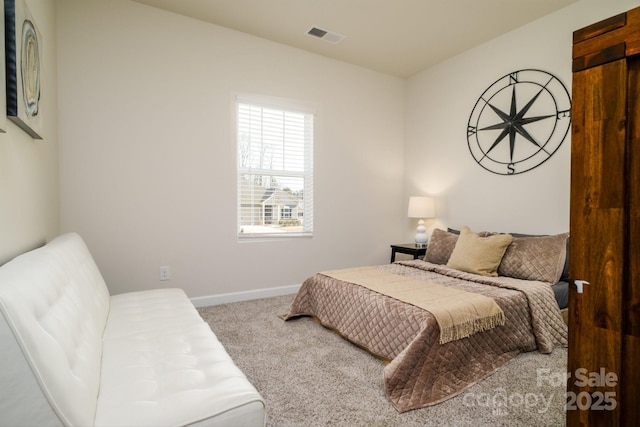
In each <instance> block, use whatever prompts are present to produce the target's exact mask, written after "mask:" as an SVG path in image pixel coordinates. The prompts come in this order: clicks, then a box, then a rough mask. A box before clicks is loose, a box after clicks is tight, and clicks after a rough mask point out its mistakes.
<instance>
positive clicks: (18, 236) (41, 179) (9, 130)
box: [0, 0, 59, 264]
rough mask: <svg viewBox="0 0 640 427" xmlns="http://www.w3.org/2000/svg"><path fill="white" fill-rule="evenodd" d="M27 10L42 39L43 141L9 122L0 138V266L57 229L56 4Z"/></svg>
mask: <svg viewBox="0 0 640 427" xmlns="http://www.w3.org/2000/svg"><path fill="white" fill-rule="evenodd" d="M27 6H28V7H29V10H30V12H31V15H32V16H33V19H34V21H35V23H36V25H37V27H38V30H39V31H40V34H41V36H42V40H41V46H40V47H41V60H42V63H41V68H40V71H41V89H42V92H41V98H40V102H41V103H40V108H41V111H42V114H43V120H44V124H43V132H42V133H43V134H42V137H43V139H42V140H34V139H33V138H31V137H30V136H29V135H28V134H27V133H25V132H24V131H22V130H21V129H20V128H19V127H17V126H16V125H15V124H14V123H12V122H11V121H9V120H7V122H6V124H5V125H4V126H3V129H5V130H6V133H0V236H2V237H1V238H0V264H3V263H4V262H6V261H8V260H10V259H11V258H13V257H14V256H16V255H18V254H20V253H22V252H25V251H27V250H29V249H33V248H35V247H37V246H40V245H42V244H44V243H45V242H46V241H48V240H50V239H51V238H53V237H55V236H56V235H57V234H58V225H59V206H58V122H57V111H56V107H57V82H56V80H57V78H56V72H57V70H56V20H55V16H56V15H55V2H54V0H28V1H27ZM2 52H3V55H4V45H3V49H2ZM2 76H4V73H2ZM0 84H2V85H4V81H2V82H0ZM0 106H1V107H4V103H0ZM0 114H3V115H4V114H5V113H4V112H3V111H2V110H0Z"/></svg>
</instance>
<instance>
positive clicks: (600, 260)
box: [567, 8, 640, 426]
mask: <svg viewBox="0 0 640 427" xmlns="http://www.w3.org/2000/svg"><path fill="white" fill-rule="evenodd" d="M639 53H640V8H637V9H633V10H631V11H629V12H627V13H625V14H621V15H618V16H615V17H613V18H610V19H608V20H605V21H602V22H600V23H597V24H594V25H592V26H589V27H586V28H584V29H582V30H579V31H576V32H575V33H574V49H573V57H574V62H573V67H574V74H573V89H572V90H573V105H572V126H573V127H572V140H571V223H570V227H571V248H570V260H569V262H570V279H571V281H572V282H574V281H575V280H584V281H587V282H589V284H587V285H585V286H584V290H583V293H578V292H577V288H576V287H571V289H570V292H569V360H568V374H569V378H568V381H567V425H568V426H581V425H594V426H631V425H640V400H639V398H640V396H639V395H638V393H639V391H640V369H638V367H637V364H638V363H639V362H640V360H639V359H638V358H639V357H640V289H639V284H638V283H639V282H638V281H639V280H640V278H639V277H638V275H639V274H640V269H639V263H640V261H639V258H640V245H639V244H638V242H637V240H638V238H640V234H638V233H639V232H640V214H639V212H640V210H639V208H638V206H639V204H640V196H639V194H640V190H639V189H638V188H639V187H640V182H639V180H640V160H639V159H640V132H639V130H638V129H639V128H640V90H639V88H640V82H639V79H640V55H639ZM634 236H635V238H634Z"/></svg>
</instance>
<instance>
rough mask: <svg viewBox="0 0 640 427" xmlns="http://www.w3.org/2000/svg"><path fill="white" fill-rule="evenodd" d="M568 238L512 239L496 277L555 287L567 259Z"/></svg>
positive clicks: (557, 236) (537, 237) (556, 236)
mask: <svg viewBox="0 0 640 427" xmlns="http://www.w3.org/2000/svg"><path fill="white" fill-rule="evenodd" d="M568 237H569V233H564V234H557V235H555V236H535V237H533V236H531V237H529V236H527V237H514V238H513V242H511V245H509V247H508V248H507V251H506V252H505V254H504V257H503V258H502V262H501V263H500V266H499V267H498V274H499V275H500V276H509V277H515V278H516V279H523V280H539V281H541V282H548V283H550V284H552V285H553V284H555V283H557V282H558V281H559V280H560V276H561V275H562V270H563V268H564V263H565V258H566V256H567V238H568Z"/></svg>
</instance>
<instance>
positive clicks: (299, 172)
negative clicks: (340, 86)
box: [234, 94, 315, 241]
mask: <svg viewBox="0 0 640 427" xmlns="http://www.w3.org/2000/svg"><path fill="white" fill-rule="evenodd" d="M241 105H243V106H251V107H252V111H253V112H254V113H253V114H255V112H256V111H257V110H259V109H263V110H264V111H265V112H270V113H273V111H274V110H277V111H280V112H282V113H283V114H287V115H291V114H292V115H294V116H300V115H301V116H303V117H304V120H303V123H304V125H303V132H304V143H303V148H302V153H303V154H302V159H298V158H297V157H295V156H296V155H295V154H291V155H289V154H287V153H288V152H289V150H288V149H287V148H285V147H286V140H285V138H286V136H282V138H283V141H285V142H283V143H282V145H281V146H278V149H279V150H282V153H283V156H284V157H285V158H286V159H289V160H292V159H293V160H294V161H295V164H296V165H297V167H292V168H287V166H286V162H285V165H284V166H282V167H277V166H276V167H273V168H269V167H265V165H263V164H261V165H258V164H256V163H255V159H254V161H251V160H245V159H246V149H247V146H246V144H247V138H249V139H250V141H251V142H250V144H254V145H257V146H258V147H262V148H261V150H262V149H264V147H266V146H268V143H267V142H265V141H264V139H263V138H262V136H261V135H260V136H257V135H256V133H255V132H254V131H252V130H248V128H247V123H245V121H246V116H245V115H243V117H244V119H241V117H240V113H241V108H242V111H243V113H246V112H247V108H246V107H241ZM234 107H235V108H234V112H235V116H234V117H235V123H236V138H235V139H236V141H235V143H236V153H237V161H236V172H237V173H236V179H237V183H236V184H237V191H236V207H237V219H236V227H237V236H238V240H239V241H257V240H265V239H266V240H270V239H283V238H298V237H312V236H313V143H314V122H315V117H314V115H315V109H314V108H313V107H310V106H309V105H305V104H303V103H300V102H297V101H291V100H284V99H281V98H274V97H265V96H259V95H244V94H243V95H236V99H235V102H234ZM253 114H252V116H253ZM243 120H244V121H243ZM252 120H253V119H252ZM284 122H285V123H287V122H286V119H284ZM251 126H253V122H252V125H251ZM261 126H262V124H259V125H258V127H259V128H260V129H263V127H261ZM297 129H298V130H300V129H301V128H300V127H298V128H297ZM248 134H250V135H248ZM276 144H277V143H276ZM291 151H293V150H291ZM243 152H244V153H245V156H243ZM298 155H299V152H298ZM288 156H291V157H288ZM243 162H251V163H252V164H243ZM300 162H302V165H301V163H300ZM256 175H258V176H260V177H261V178H262V179H263V180H264V179H265V178H267V179H269V180H270V182H278V179H280V180H286V179H292V180H297V181H300V180H301V181H302V183H301V184H300V187H299V188H296V189H295V190H294V191H292V193H289V194H290V195H293V193H295V196H296V199H297V197H299V195H300V192H301V194H302V201H301V204H300V206H299V207H298V208H295V209H291V211H293V212H292V215H293V213H294V212H295V213H296V215H297V216H296V218H295V219H297V220H299V221H300V224H301V225H300V226H299V227H297V228H292V227H291V225H292V224H291V221H292V220H293V219H294V218H284V219H282V218H280V213H281V211H282V210H281V207H280V206H278V205H277V204H275V205H273V204H271V205H270V206H269V207H267V206H266V204H265V206H264V207H263V210H262V214H260V211H259V210H258V211H256V209H259V207H257V206H258V204H259V203H260V202H261V201H260V200H259V197H265V195H260V192H261V190H264V188H262V187H261V188H260V189H258V191H256V195H255V198H254V192H253V188H256V189H257V188H258V187H254V186H253V185H251V188H247V177H250V181H251V182H253V181H254V180H255V178H256ZM281 185H282V184H279V185H278V187H275V188H276V190H275V191H277V192H278V193H279V195H280V196H282V195H284V197H286V196H287V193H283V191H284V190H283V188H282V187H280V186H281ZM285 186H286V185H285ZM243 188H244V189H243ZM243 191H244V196H243ZM277 196H278V195H275V194H274V197H277ZM247 199H249V200H247ZM243 201H244V203H243ZM265 209H268V210H269V211H270V212H271V214H272V215H276V218H275V219H274V218H270V220H271V221H274V222H275V223H271V224H266V223H265V222H266V221H265V219H266V211H265ZM249 218H250V219H249ZM280 220H282V221H280ZM287 226H289V227H287ZM283 230H284V231H283Z"/></svg>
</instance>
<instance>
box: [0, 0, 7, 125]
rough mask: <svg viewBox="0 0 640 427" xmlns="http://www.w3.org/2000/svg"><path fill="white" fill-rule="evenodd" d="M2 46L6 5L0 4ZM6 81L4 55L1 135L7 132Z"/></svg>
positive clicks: (1, 57) (0, 70)
mask: <svg viewBox="0 0 640 427" xmlns="http://www.w3.org/2000/svg"><path fill="white" fill-rule="evenodd" d="M0 46H4V3H2V4H0ZM6 81H7V72H6V70H5V66H4V55H0V133H5V132H6V131H7V108H6V107H7V91H6V90H5V88H6V84H5V82H6Z"/></svg>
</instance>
